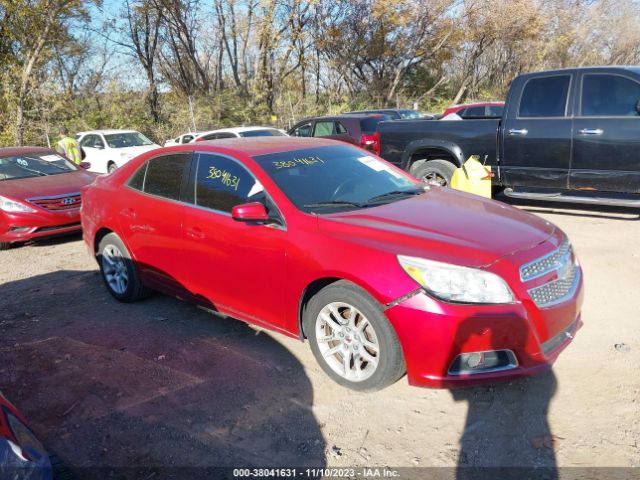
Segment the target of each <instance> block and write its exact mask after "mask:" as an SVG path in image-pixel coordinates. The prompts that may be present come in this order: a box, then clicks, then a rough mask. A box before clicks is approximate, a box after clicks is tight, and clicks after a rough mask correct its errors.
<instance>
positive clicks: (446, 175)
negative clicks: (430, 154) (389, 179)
mask: <svg viewBox="0 0 640 480" xmlns="http://www.w3.org/2000/svg"><path fill="white" fill-rule="evenodd" d="M455 170H456V166H455V165H454V164H453V163H451V162H449V161H448V160H429V161H428V162H424V163H423V164H421V165H420V166H418V167H417V168H416V169H415V171H414V172H413V174H414V175H415V177H416V178H417V179H418V180H421V181H423V182H424V183H426V184H427V185H437V186H440V187H448V186H449V185H451V177H453V172H454V171H455Z"/></svg>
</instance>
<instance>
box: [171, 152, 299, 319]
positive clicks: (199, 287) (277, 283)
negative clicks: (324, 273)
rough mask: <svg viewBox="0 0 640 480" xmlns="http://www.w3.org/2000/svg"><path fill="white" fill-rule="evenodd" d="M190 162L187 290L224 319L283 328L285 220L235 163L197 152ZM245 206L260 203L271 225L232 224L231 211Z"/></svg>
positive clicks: (226, 158)
mask: <svg viewBox="0 0 640 480" xmlns="http://www.w3.org/2000/svg"><path fill="white" fill-rule="evenodd" d="M194 163H195V169H194V172H195V175H194V176H193V179H192V182H193V183H194V184H195V199H194V204H195V205H194V206H193V207H187V209H186V212H185V221H184V228H183V238H184V243H185V253H186V255H187V260H186V267H187V269H188V277H189V280H188V286H189V289H190V291H191V292H192V293H193V294H195V295H196V296H198V297H201V298H203V300H205V303H207V304H209V303H210V304H213V306H214V307H215V308H217V309H219V310H220V311H222V312H223V313H225V314H228V315H231V316H237V317H239V318H241V319H243V320H247V321H250V322H252V323H259V324H260V323H266V324H269V325H271V326H273V327H276V328H278V327H282V326H283V325H284V324H285V318H284V313H285V309H284V302H283V299H282V294H283V292H284V291H285V282H286V273H285V260H286V244H287V231H286V228H285V226H284V220H283V219H282V218H281V216H280V215H279V213H278V212H277V211H276V209H275V207H274V206H273V204H272V203H271V201H270V200H269V198H268V196H267V194H266V192H265V191H264V188H263V187H262V185H261V184H260V182H259V181H258V180H257V179H256V178H255V177H254V176H253V175H252V174H251V173H250V172H249V171H248V170H247V169H246V168H245V167H244V166H243V165H242V164H240V162H238V161H237V160H235V159H233V158H231V157H227V156H222V155H216V154H211V153H200V154H198V158H197V159H195V162H194ZM247 202H262V203H265V205H266V206H267V209H268V210H269V213H270V214H272V216H273V217H274V218H275V219H276V220H275V221H274V223H270V224H268V225H262V224H251V223H244V222H239V221H236V220H234V219H233V218H232V217H231V209H232V207H234V206H235V205H240V204H242V203H247Z"/></svg>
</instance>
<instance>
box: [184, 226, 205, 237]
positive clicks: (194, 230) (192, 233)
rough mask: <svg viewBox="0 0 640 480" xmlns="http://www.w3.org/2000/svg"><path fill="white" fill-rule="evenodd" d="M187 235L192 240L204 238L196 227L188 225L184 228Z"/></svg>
mask: <svg viewBox="0 0 640 480" xmlns="http://www.w3.org/2000/svg"><path fill="white" fill-rule="evenodd" d="M186 235H187V237H191V238H193V239H194V240H202V239H203V238H204V233H202V230H200V229H199V228H198V227H189V228H187V230H186Z"/></svg>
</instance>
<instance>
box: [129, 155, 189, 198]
mask: <svg viewBox="0 0 640 480" xmlns="http://www.w3.org/2000/svg"><path fill="white" fill-rule="evenodd" d="M190 161H191V153H180V154H174V155H163V156H161V157H155V158H152V159H151V160H149V162H148V165H147V168H146V174H145V175H144V181H143V182H142V185H143V187H142V189H143V191H144V192H145V193H148V194H150V195H156V196H158V197H163V198H168V199H170V200H180V191H181V189H182V182H183V181H184V179H185V176H186V174H187V171H188V168H189V166H190ZM143 171H144V167H143V168H140V169H138V170H137V171H136V173H134V174H133V175H132V176H131V178H130V180H129V186H130V187H132V188H138V189H139V185H140V179H141V175H142V172H143Z"/></svg>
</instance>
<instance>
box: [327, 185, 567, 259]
mask: <svg viewBox="0 0 640 480" xmlns="http://www.w3.org/2000/svg"><path fill="white" fill-rule="evenodd" d="M319 228H320V229H321V231H323V232H325V233H327V234H330V235H336V236H337V237H338V238H340V239H341V240H347V239H348V240H351V241H354V242H357V243H361V244H365V245H367V246H369V247H373V248H376V249H381V250H386V251H389V252H390V253H392V254H394V255H398V254H400V255H409V256H416V257H422V258H428V259H432V260H437V261H442V262H447V263H453V264H457V265H465V266H470V267H481V266H487V265H489V264H491V263H493V262H495V261H497V260H498V259H500V258H502V257H505V256H507V255H511V254H514V253H516V252H520V251H524V250H528V249H530V248H533V247H535V246H536V245H539V244H540V243H542V242H544V241H545V240H547V239H548V238H549V237H551V236H552V235H553V234H554V232H555V231H556V227H555V226H554V225H553V224H551V223H549V222H547V221H545V220H543V219H542V218H540V217H537V216H535V215H532V214H530V213H526V212H523V211H521V210H518V209H516V208H514V207H511V206H508V205H505V204H503V203H501V202H497V201H494V200H489V199H485V198H482V197H479V196H476V195H471V194H466V193H462V192H458V191H454V190H451V189H448V188H440V187H434V188H430V189H429V190H427V191H426V192H425V193H424V194H422V195H419V196H416V197H411V198H408V199H406V200H401V201H397V202H393V203H389V204H386V205H381V206H378V207H372V208H368V209H361V210H354V211H349V212H341V213H332V214H328V215H322V216H320V217H319Z"/></svg>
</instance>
